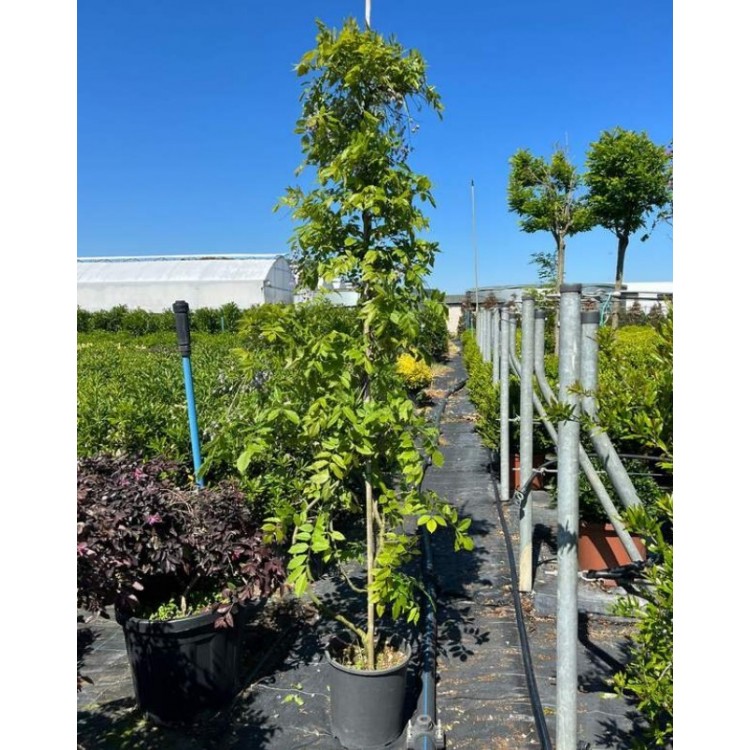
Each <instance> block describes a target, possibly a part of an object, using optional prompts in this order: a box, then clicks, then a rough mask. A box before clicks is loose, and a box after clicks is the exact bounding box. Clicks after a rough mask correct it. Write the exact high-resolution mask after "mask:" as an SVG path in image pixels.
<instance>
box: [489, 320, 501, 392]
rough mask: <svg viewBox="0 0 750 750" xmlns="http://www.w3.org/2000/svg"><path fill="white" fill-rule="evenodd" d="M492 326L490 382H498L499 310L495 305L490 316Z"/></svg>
mask: <svg viewBox="0 0 750 750" xmlns="http://www.w3.org/2000/svg"><path fill="white" fill-rule="evenodd" d="M490 325H491V327H492V382H493V383H499V382H500V310H499V309H498V308H497V307H495V308H493V310H492V316H491V318H490Z"/></svg>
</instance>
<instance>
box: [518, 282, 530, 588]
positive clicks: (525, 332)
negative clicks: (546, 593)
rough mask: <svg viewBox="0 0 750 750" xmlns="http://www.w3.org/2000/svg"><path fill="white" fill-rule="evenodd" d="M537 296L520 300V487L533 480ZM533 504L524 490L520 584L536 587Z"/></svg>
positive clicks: (519, 562)
mask: <svg viewBox="0 0 750 750" xmlns="http://www.w3.org/2000/svg"><path fill="white" fill-rule="evenodd" d="M533 393H534V298H533V297H532V296H531V295H530V294H524V296H523V297H522V300H521V445H520V449H521V477H520V483H519V486H520V487H525V486H526V483H527V482H529V481H530V480H531V472H532V470H533V468H534V467H533V463H534V462H533V454H534V402H533ZM532 506H533V503H532V502H531V489H529V491H528V492H526V493H524V497H523V499H522V501H521V508H520V540H519V547H520V550H519V560H518V587H519V589H520V590H521V591H531V590H532V588H533V575H532V573H533V558H532V549H533V535H534V525H533V507H532Z"/></svg>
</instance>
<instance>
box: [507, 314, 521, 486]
mask: <svg viewBox="0 0 750 750" xmlns="http://www.w3.org/2000/svg"><path fill="white" fill-rule="evenodd" d="M508 314H509V318H508V360H509V363H510V366H511V368H513V362H514V361H516V358H517V354H516V350H517V347H516V338H517V337H516V323H517V318H516V307H515V305H513V304H511V305H510V306H509V307H508ZM515 371H516V375H517V376H518V378H519V379H520V377H521V368H520V366H519V367H517V368H515ZM508 411H509V412H510V408H509V409H508ZM508 421H509V422H510V416H509V417H508ZM508 461H509V462H510V458H509V459H508ZM517 474H518V476H516V467H515V462H513V466H512V468H511V469H510V474H509V476H512V477H513V481H512V482H511V483H510V484H511V486H513V485H516V486H518V487H520V486H521V470H520V467H519V469H518V472H517ZM511 494H512V493H511Z"/></svg>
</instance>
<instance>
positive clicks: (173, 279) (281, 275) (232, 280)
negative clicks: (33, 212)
mask: <svg viewBox="0 0 750 750" xmlns="http://www.w3.org/2000/svg"><path fill="white" fill-rule="evenodd" d="M77 265H78V306H79V307H81V308H83V309H84V310H89V311H92V312H93V311H96V310H110V309H111V308H113V307H116V306H118V305H126V306H127V307H128V308H129V309H131V310H132V309H135V308H140V309H142V310H147V311H149V312H161V311H163V310H169V309H171V307H172V304H173V303H174V302H175V301H176V300H185V301H186V302H187V303H188V304H189V305H190V307H191V308H192V309H197V308H200V307H211V308H218V307H221V306H222V305H225V304H227V303H229V302H234V303H235V304H236V305H237V306H238V307H240V308H242V309H245V308H248V307H253V306H255V305H261V304H263V303H265V302H286V303H292V302H293V301H294V277H293V274H292V270H291V268H290V266H289V263H288V261H287V260H286V258H284V257H283V256H281V255H201V256H197V255H193V256H190V255H183V256H142V257H132V258H131V257H112V258H79V259H78V264H77Z"/></svg>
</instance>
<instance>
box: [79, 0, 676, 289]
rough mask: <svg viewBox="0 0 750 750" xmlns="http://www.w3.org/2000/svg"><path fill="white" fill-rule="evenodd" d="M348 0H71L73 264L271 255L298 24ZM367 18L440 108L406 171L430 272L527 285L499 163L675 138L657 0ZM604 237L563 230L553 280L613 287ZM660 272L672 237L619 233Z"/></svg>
mask: <svg viewBox="0 0 750 750" xmlns="http://www.w3.org/2000/svg"><path fill="white" fill-rule="evenodd" d="M364 5H365V3H364V0H327V1H326V2H318V3H311V2H309V1H308V2H302V1H301V0H288V1H287V2H283V3H268V4H266V3H250V2H247V1H245V2H239V0H227V1H225V2H215V3H206V2H196V1H195V0H127V1H126V0H110V1H109V2H106V3H105V2H101V0H79V2H78V6H77V16H78V18H77V22H78V34H77V52H78V78H77V105H78V124H77V140H78V151H77V202H78V218H77V251H78V255H79V256H91V255H142V254H153V253H216V252H252V253H269V252H287V250H288V245H287V241H288V238H289V236H290V234H291V231H292V226H293V225H292V221H291V218H290V216H289V215H288V213H287V212H281V211H280V212H278V213H273V211H272V209H273V206H274V204H275V203H276V201H277V199H278V198H279V196H281V195H282V193H283V192H284V189H285V187H286V186H287V185H290V184H293V183H294V181H295V177H294V169H295V167H296V166H297V165H298V164H299V162H300V159H301V151H300V146H299V140H298V137H297V136H296V135H295V134H294V133H293V129H294V125H295V120H296V118H297V116H298V114H299V94H300V91H301V81H300V79H298V78H297V76H296V75H295V74H294V73H293V71H292V66H293V64H294V63H296V62H297V61H298V60H299V58H300V57H301V56H302V54H303V53H304V52H305V51H307V50H308V49H310V48H311V47H313V46H314V41H315V19H316V18H320V19H321V20H323V21H324V22H325V23H326V24H328V25H333V26H340V24H341V22H342V20H343V19H344V18H346V17H347V16H351V15H353V16H355V17H356V18H357V19H358V20H359V21H360V22H361V23H363V19H364ZM372 25H373V28H375V29H376V30H378V31H379V32H381V33H383V34H385V35H391V34H393V35H395V36H396V37H397V39H398V40H399V41H400V42H401V43H402V44H403V45H404V46H405V47H414V48H417V49H419V50H420V51H421V52H422V54H423V55H424V57H425V59H426V61H427V63H428V65H429V74H428V75H429V82H430V83H432V84H433V85H435V86H436V88H437V89H438V91H439V93H440V94H441V96H442V99H443V103H444V105H445V113H444V117H443V119H442V120H439V119H437V118H436V117H434V116H431V115H430V114H425V115H424V116H422V117H421V118H420V124H421V128H420V131H419V132H418V133H417V135H416V136H415V137H414V141H413V144H414V146H415V151H414V153H413V156H412V165H413V167H414V168H415V169H416V170H418V171H420V172H423V173H425V174H427V175H428V176H429V177H430V179H431V180H432V182H433V186H434V196H435V199H436V201H437V208H436V209H435V210H434V211H431V221H432V227H431V232H430V238H431V239H434V240H436V241H438V242H439V244H440V248H441V253H440V255H439V256H438V259H437V262H436V265H435V269H434V272H433V274H432V276H431V279H430V283H431V285H432V286H435V287H437V288H439V289H442V290H444V291H446V292H449V293H461V292H463V291H465V290H466V289H467V288H470V287H473V285H474V265H473V243H474V236H473V233H472V203H471V189H470V182H471V180H472V179H473V180H474V183H475V210H476V247H477V251H478V257H479V264H478V265H479V283H480V285H487V284H504V283H524V282H526V283H528V282H533V281H535V280H536V270H535V267H534V266H533V265H531V264H530V256H531V254H532V253H534V252H538V251H549V250H552V249H553V247H554V245H553V241H552V238H551V236H550V235H548V234H547V233H537V234H533V235H530V234H525V233H523V232H521V231H520V229H519V228H518V220H517V217H516V216H515V215H513V214H511V213H510V212H509V211H508V209H507V202H506V187H507V180H508V160H509V159H510V157H511V155H512V154H513V153H514V151H516V150H517V149H518V148H521V147H527V148H529V149H531V150H532V151H533V152H534V153H535V154H538V155H540V156H546V157H548V156H549V155H550V154H551V152H552V150H553V148H554V147H555V145H556V144H567V146H568V149H569V153H570V156H571V158H572V159H573V161H574V162H575V163H576V164H577V165H578V166H579V168H582V167H583V163H584V159H585V153H586V150H587V148H588V146H589V144H590V143H591V142H593V141H595V140H596V139H597V138H598V137H599V136H600V134H601V133H602V131H604V130H608V129H611V128H613V127H615V126H618V125H619V126H622V127H624V128H628V129H632V130H637V131H645V132H647V133H648V135H649V137H650V138H651V139H652V140H653V141H655V142H657V143H664V144H666V143H668V142H669V141H670V140H671V139H672V137H673V120H672V31H673V30H672V6H671V3H667V2H656V3H654V2H647V1H646V0H615V1H614V2H601V0H572V1H571V2H568V3H559V2H551V1H550V0H525V1H524V2H521V1H516V0H513V1H511V2H504V3H494V2H474V3H455V2H450V3H449V2H444V1H443V0H433V2H427V0H410V1H409V2H403V1H402V2H393V0H373V2H372ZM615 260H616V238H615V237H614V235H612V234H611V233H610V232H607V231H605V230H601V229H599V230H595V231H593V232H590V233H588V234H586V235H579V236H575V237H573V238H570V240H569V243H568V253H567V264H566V265H567V270H566V280H567V281H570V282H579V281H580V282H590V281H612V280H613V279H614V272H615ZM671 279H672V232H671V229H670V228H668V227H665V228H662V229H660V230H658V231H657V232H656V233H655V234H654V236H653V237H652V238H651V239H650V240H649V241H648V242H645V243H642V242H640V241H638V239H637V238H634V239H633V240H632V241H631V244H630V247H629V249H628V253H627V257H626V263H625V281H626V282H627V281H628V280H629V281H657V280H658V281H663V280H671Z"/></svg>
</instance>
